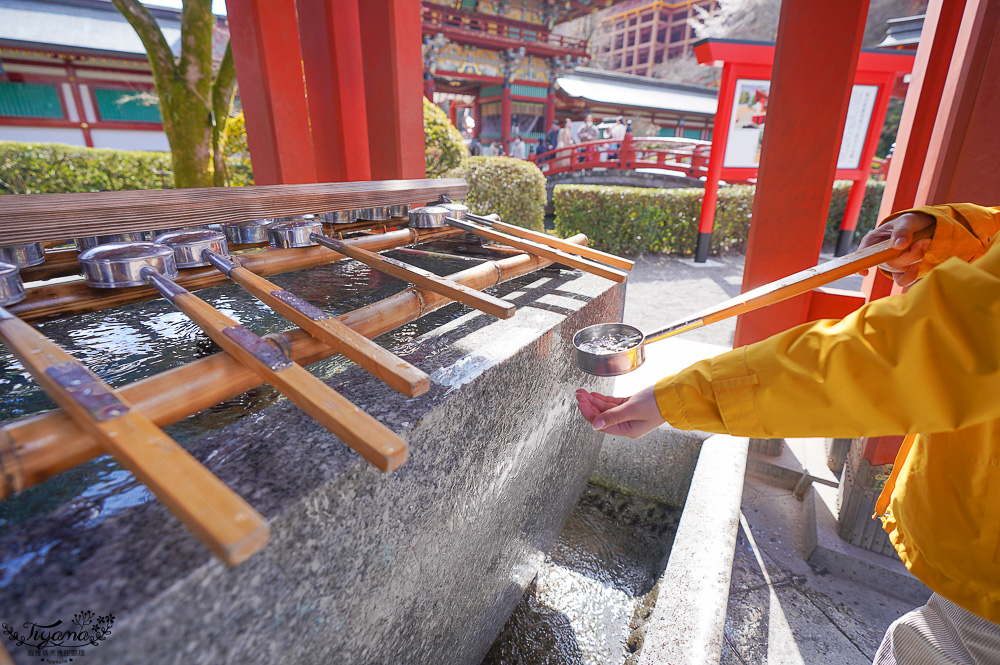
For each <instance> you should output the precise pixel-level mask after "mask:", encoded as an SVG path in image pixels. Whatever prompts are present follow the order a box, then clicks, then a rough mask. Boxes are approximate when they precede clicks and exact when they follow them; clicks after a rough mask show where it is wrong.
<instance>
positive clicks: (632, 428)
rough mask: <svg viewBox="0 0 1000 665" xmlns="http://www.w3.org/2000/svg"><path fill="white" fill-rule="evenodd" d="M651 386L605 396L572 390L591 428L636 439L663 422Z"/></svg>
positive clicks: (582, 390) (581, 390)
mask: <svg viewBox="0 0 1000 665" xmlns="http://www.w3.org/2000/svg"><path fill="white" fill-rule="evenodd" d="M653 388H654V386H649V387H648V388H644V389H642V390H640V391H639V392H637V393H636V394H635V395H632V396H631V397H608V396H606V395H601V394H600V393H592V392H587V391H586V390H584V389H582V388H580V389H579V390H577V391H576V405H577V406H578V407H579V408H580V413H581V415H583V417H584V418H586V419H587V422H589V423H590V424H591V425H592V426H593V427H594V429H596V430H600V431H602V432H605V433H607V434H616V435H618V436H627V437H629V438H630V439H638V438H639V437H641V436H643V435H645V434H648V433H649V432H652V431H653V430H654V429H656V428H657V427H659V426H660V425H662V424H663V423H665V422H666V421H665V420H664V419H663V416H662V415H660V409H659V407H658V406H656V396H655V395H654V393H653Z"/></svg>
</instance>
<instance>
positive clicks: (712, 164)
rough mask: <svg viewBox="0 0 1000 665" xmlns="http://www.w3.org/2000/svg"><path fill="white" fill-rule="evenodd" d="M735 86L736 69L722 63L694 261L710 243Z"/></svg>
mask: <svg viewBox="0 0 1000 665" xmlns="http://www.w3.org/2000/svg"><path fill="white" fill-rule="evenodd" d="M735 85H736V68H735V66H734V65H732V64H730V63H728V62H727V63H726V64H724V65H723V66H722V80H721V81H720V82H719V106H718V109H717V110H716V112H715V117H716V120H717V122H716V123H715V134H713V136H712V146H713V148H714V149H713V150H712V151H711V152H710V153H709V155H708V173H707V174H706V177H705V194H704V195H703V197H702V202H701V217H699V219H698V245H697V247H696V248H695V251H694V260H695V262H696V263H705V262H706V261H707V260H708V249H709V247H710V246H711V244H712V228H713V227H714V225H715V204H716V201H718V196H719V178H720V177H721V175H722V163H723V161H725V159H726V154H725V153H726V151H725V149H724V148H725V147H726V141H727V140H728V139H729V124H730V122H729V117H730V116H731V115H732V114H733V95H731V94H729V92H728V91H730V90H733V86H735Z"/></svg>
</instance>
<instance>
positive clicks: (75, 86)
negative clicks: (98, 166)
mask: <svg viewBox="0 0 1000 665" xmlns="http://www.w3.org/2000/svg"><path fill="white" fill-rule="evenodd" d="M63 65H65V67H66V77H67V78H69V88H70V90H72V91H73V104H74V105H75V106H76V112H77V114H78V115H79V116H80V131H81V132H83V142H84V145H86V146H87V147H88V148H93V147H94V137H93V135H92V134H91V133H90V122H89V121H88V120H87V112H86V111H84V110H83V96H82V95H81V94H80V81H79V80H78V78H77V75H76V65H74V64H73V60H72V59H71V58H64V59H63ZM4 80H6V79H4ZM95 106H96V104H95ZM217 120H218V119H217ZM218 121H219V122H225V118H222V119H221V120H218Z"/></svg>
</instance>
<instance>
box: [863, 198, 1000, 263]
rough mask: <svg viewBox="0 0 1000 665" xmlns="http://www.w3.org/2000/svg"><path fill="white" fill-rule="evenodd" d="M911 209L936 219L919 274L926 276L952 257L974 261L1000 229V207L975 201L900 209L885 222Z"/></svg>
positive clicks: (984, 250)
mask: <svg viewBox="0 0 1000 665" xmlns="http://www.w3.org/2000/svg"><path fill="white" fill-rule="evenodd" d="M908 212H923V213H926V214H928V215H930V216H931V217H933V218H934V220H935V221H936V222H937V224H936V226H935V228H934V236H933V237H932V238H931V244H930V245H929V246H928V247H927V253H926V254H925V255H924V258H923V261H922V262H921V265H920V272H919V273H918V275H919V276H920V277H923V276H924V275H926V274H927V273H928V272H929V271H930V270H931V269H932V268H935V267H937V266H939V265H941V264H942V263H944V262H945V261H947V260H948V259H950V258H951V257H953V256H954V257H957V258H959V259H962V260H963V261H974V260H975V259H977V258H979V257H980V256H982V255H983V254H984V253H985V252H986V248H987V247H988V246H989V243H990V240H992V238H993V236H994V234H996V232H997V231H998V230H1000V210H998V208H986V207H983V206H978V205H975V204H972V203H952V204H949V205H941V206H922V207H920V208H913V209H912V210H901V211H899V212H896V213H893V214H891V215H889V216H888V217H886V218H885V219H884V220H883V221H882V223H883V224H884V223H885V222H888V221H889V220H891V219H895V218H896V217H899V216H900V215H903V214H905V213H908Z"/></svg>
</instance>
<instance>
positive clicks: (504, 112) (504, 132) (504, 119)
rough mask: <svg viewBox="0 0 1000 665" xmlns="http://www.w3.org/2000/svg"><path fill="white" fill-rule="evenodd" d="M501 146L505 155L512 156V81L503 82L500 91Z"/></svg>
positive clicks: (505, 80)
mask: <svg viewBox="0 0 1000 665" xmlns="http://www.w3.org/2000/svg"><path fill="white" fill-rule="evenodd" d="M500 145H502V146H503V154H505V155H510V80H509V79H506V78H505V79H504V80H503V87H502V88H501V89H500Z"/></svg>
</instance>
